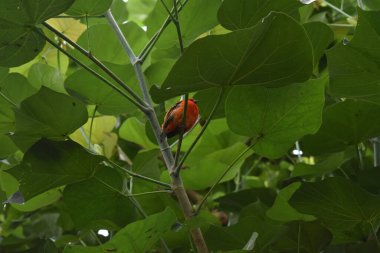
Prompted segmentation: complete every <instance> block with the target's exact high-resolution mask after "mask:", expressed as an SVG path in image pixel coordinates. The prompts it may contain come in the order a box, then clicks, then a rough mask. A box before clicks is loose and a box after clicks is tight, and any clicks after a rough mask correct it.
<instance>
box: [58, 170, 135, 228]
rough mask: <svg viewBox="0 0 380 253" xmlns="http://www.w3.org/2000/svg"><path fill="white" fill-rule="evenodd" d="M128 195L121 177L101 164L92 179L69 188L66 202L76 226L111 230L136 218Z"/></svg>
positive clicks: (64, 196)
mask: <svg viewBox="0 0 380 253" xmlns="http://www.w3.org/2000/svg"><path fill="white" fill-rule="evenodd" d="M126 194H127V193H124V194H123V177H122V175H121V174H119V173H118V172H117V171H115V170H114V169H113V168H110V167H106V166H102V165H100V167H98V169H97V171H96V173H95V175H93V176H92V177H91V178H90V179H88V180H85V181H82V182H79V183H75V184H71V185H68V186H66V187H65V190H64V191H63V201H64V203H65V206H66V208H67V210H68V212H69V213H70V215H71V218H72V219H73V221H74V224H75V225H76V227H78V228H86V229H111V230H112V229H115V228H119V227H123V226H125V225H126V224H127V223H128V222H131V221H132V220H133V219H134V218H135V210H134V207H133V205H132V203H131V202H130V200H129V198H128V197H126ZM94 196H96V197H95V198H94Z"/></svg>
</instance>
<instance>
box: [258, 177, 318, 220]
mask: <svg viewBox="0 0 380 253" xmlns="http://www.w3.org/2000/svg"><path fill="white" fill-rule="evenodd" d="M300 186H301V183H293V184H291V185H288V186H287V187H285V188H283V189H281V190H280V192H279V193H278V195H277V197H276V200H275V202H274V204H273V206H272V207H271V208H269V210H268V211H267V213H266V214H267V216H268V217H269V218H271V219H272V220H277V221H282V222H289V221H295V220H303V221H312V220H315V218H314V217H313V216H311V215H307V214H302V213H299V212H297V210H295V209H294V208H293V207H291V206H290V205H289V203H288V200H289V199H290V198H291V197H292V195H293V194H294V192H295V191H296V190H297V189H298V188H299V187H300Z"/></svg>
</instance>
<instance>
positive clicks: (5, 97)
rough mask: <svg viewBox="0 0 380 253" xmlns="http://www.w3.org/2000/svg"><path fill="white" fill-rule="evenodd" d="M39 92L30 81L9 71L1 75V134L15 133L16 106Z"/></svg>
mask: <svg viewBox="0 0 380 253" xmlns="http://www.w3.org/2000/svg"><path fill="white" fill-rule="evenodd" d="M36 92H37V89H36V88H34V87H33V86H32V85H31V84H30V83H29V82H28V80H27V79H26V78H25V77H24V76H22V75H20V74H18V73H10V74H8V70H6V71H4V72H3V73H1V74H0V133H8V132H11V131H12V132H13V131H14V125H15V115H14V111H13V110H14V105H18V104H20V102H21V101H22V100H24V99H25V98H27V97H29V96H31V95H33V94H34V93H36Z"/></svg>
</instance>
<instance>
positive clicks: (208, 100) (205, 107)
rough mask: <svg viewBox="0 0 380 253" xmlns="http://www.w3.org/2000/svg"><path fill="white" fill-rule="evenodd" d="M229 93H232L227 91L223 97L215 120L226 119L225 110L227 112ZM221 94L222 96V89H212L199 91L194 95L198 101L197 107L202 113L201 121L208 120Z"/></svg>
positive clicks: (214, 117)
mask: <svg viewBox="0 0 380 253" xmlns="http://www.w3.org/2000/svg"><path fill="white" fill-rule="evenodd" d="M229 91H230V90H229V89H225V91H224V93H223V95H222V100H221V101H220V104H219V106H218V108H217V109H216V111H215V114H214V116H213V119H217V118H223V117H225V111H224V110H225V104H226V99H227V95H228V93H229ZM219 94H220V88H211V89H207V90H201V91H198V92H197V93H196V94H195V95H194V99H196V100H197V101H198V102H197V105H198V108H199V111H200V117H201V120H207V119H208V117H209V116H210V113H211V111H212V109H213V108H214V105H215V103H216V101H217V99H218V98H219Z"/></svg>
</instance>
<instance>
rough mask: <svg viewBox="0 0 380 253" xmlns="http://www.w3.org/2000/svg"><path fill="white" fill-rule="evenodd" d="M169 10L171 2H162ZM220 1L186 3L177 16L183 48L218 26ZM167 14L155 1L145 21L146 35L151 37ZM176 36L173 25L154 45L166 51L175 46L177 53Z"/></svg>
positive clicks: (161, 5) (197, 0)
mask: <svg viewBox="0 0 380 253" xmlns="http://www.w3.org/2000/svg"><path fill="white" fill-rule="evenodd" d="M164 2H165V4H166V6H168V8H169V9H171V8H172V7H173V1H172V0H164ZM220 3H221V0H208V1H202V0H191V1H189V2H188V3H186V6H184V8H183V10H182V11H181V13H180V14H179V22H180V24H181V34H182V40H183V43H184V46H185V47H187V46H188V45H189V44H190V43H191V42H192V41H193V40H195V39H196V38H197V37H198V36H200V35H201V34H203V33H205V32H207V31H209V30H210V29H212V28H213V27H215V26H216V25H217V24H218V20H217V10H218V7H219V5H220ZM168 15H169V14H168V12H167V10H166V9H165V7H164V6H163V4H162V2H161V1H157V3H156V6H155V7H154V9H153V11H152V12H151V14H150V15H149V16H148V18H147V19H146V20H145V24H146V26H147V29H148V30H147V33H148V35H149V36H150V37H152V36H153V35H154V34H155V33H156V32H157V31H158V30H159V29H160V27H161V25H162V23H164V21H165V19H166V18H167V17H168ZM178 43H179V42H178V35H177V30H176V27H175V25H174V24H173V23H171V24H169V26H168V27H167V28H166V29H165V31H164V32H163V33H162V35H161V37H160V40H159V41H158V42H157V44H156V45H155V46H156V47H158V48H161V49H162V48H164V49H168V48H169V47H171V46H173V45H176V50H177V52H178V53H179V52H180V50H179V44H178Z"/></svg>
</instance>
